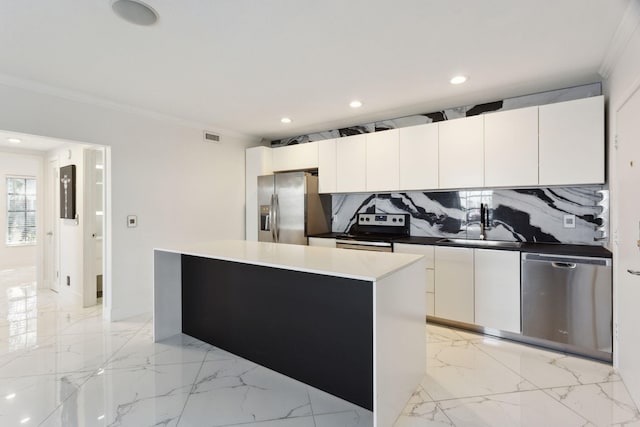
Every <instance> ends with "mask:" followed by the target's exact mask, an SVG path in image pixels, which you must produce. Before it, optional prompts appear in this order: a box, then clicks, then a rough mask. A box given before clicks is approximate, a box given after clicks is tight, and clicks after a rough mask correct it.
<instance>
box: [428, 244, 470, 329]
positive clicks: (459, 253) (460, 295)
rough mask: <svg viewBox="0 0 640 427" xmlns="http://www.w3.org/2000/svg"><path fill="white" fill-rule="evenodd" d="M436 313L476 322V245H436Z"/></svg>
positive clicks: (449, 318)
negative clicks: (474, 252)
mask: <svg viewBox="0 0 640 427" xmlns="http://www.w3.org/2000/svg"><path fill="white" fill-rule="evenodd" d="M435 267H436V268H435V278H436V280H435V314H436V317H440V318H443V319H448V320H455V321H458V322H464V323H474V313H473V307H474V296H473V249H471V248H452V247H446V246H436V248H435Z"/></svg>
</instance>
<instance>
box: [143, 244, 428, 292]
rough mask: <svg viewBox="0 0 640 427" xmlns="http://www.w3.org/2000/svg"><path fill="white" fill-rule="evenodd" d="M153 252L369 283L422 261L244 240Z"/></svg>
mask: <svg viewBox="0 0 640 427" xmlns="http://www.w3.org/2000/svg"><path fill="white" fill-rule="evenodd" d="M155 250H157V251H163V252H173V253H178V254H184V255H193V256H199V257H204V258H212V259H219V260H224V261H234V262H240V263H244V264H253V265H261V266H265V267H274V268H282V269H287V270H295V271H302V272H306V273H316V274H324V275H328V276H337V277H346V278H350V279H358V280H367V281H371V282H373V281H376V280H378V279H381V278H383V277H385V276H387V275H389V274H391V273H393V272H394V271H397V270H399V269H401V268H403V267H404V266H406V265H409V264H412V263H414V262H418V261H419V260H420V259H421V258H422V255H410V254H400V253H385V252H370V251H359V250H353V249H334V248H325V247H317V246H301V245H289V244H284V243H266V242H252V241H245V240H218V241H211V242H203V243H199V244H191V245H185V246H177V247H174V248H156V249H155Z"/></svg>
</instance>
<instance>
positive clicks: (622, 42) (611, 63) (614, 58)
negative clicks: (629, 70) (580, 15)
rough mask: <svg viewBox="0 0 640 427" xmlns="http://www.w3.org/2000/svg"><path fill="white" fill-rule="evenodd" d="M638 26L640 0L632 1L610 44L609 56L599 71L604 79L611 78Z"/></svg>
mask: <svg viewBox="0 0 640 427" xmlns="http://www.w3.org/2000/svg"><path fill="white" fill-rule="evenodd" d="M638 25H640V0H630V1H629V4H628V5H627V8H626V10H625V11H624V15H623V16H622V19H621V20H620V23H619V24H618V28H617V29H616V32H615V34H614V35H613V38H612V39H611V41H610V42H609V46H608V48H607V54H606V55H605V57H604V59H603V60H602V63H601V64H600V68H599V69H598V74H600V76H602V78H603V79H608V78H609V76H611V73H612V72H613V69H614V68H615V66H616V64H617V63H618V60H619V59H620V56H621V55H622V52H624V49H625V48H626V47H627V44H628V43H629V40H630V39H631V36H632V35H633V33H634V31H635V30H636V29H637V28H638Z"/></svg>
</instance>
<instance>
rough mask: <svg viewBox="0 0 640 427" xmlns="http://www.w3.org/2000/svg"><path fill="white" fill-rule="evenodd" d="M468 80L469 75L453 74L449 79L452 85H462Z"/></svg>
mask: <svg viewBox="0 0 640 427" xmlns="http://www.w3.org/2000/svg"><path fill="white" fill-rule="evenodd" d="M466 81H467V76H462V75H461V76H453V77H451V80H449V83H451V84H452V85H460V84H462V83H464V82H466Z"/></svg>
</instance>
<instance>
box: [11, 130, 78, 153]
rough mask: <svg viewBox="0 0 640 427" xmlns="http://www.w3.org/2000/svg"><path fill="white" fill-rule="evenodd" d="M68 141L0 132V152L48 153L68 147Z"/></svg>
mask: <svg viewBox="0 0 640 427" xmlns="http://www.w3.org/2000/svg"><path fill="white" fill-rule="evenodd" d="M9 138H12V139H14V138H17V139H19V140H20V142H19V143H17V144H15V143H11V142H9V141H8V140H9ZM70 144H71V143H70V142H69V141H64V140H62V139H55V138H45V137H43V136H36V135H27V134H22V133H17V132H6V131H2V130H0V151H14V152H20V151H49V150H53V149H54V148H60V147H63V146H67V145H70Z"/></svg>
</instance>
